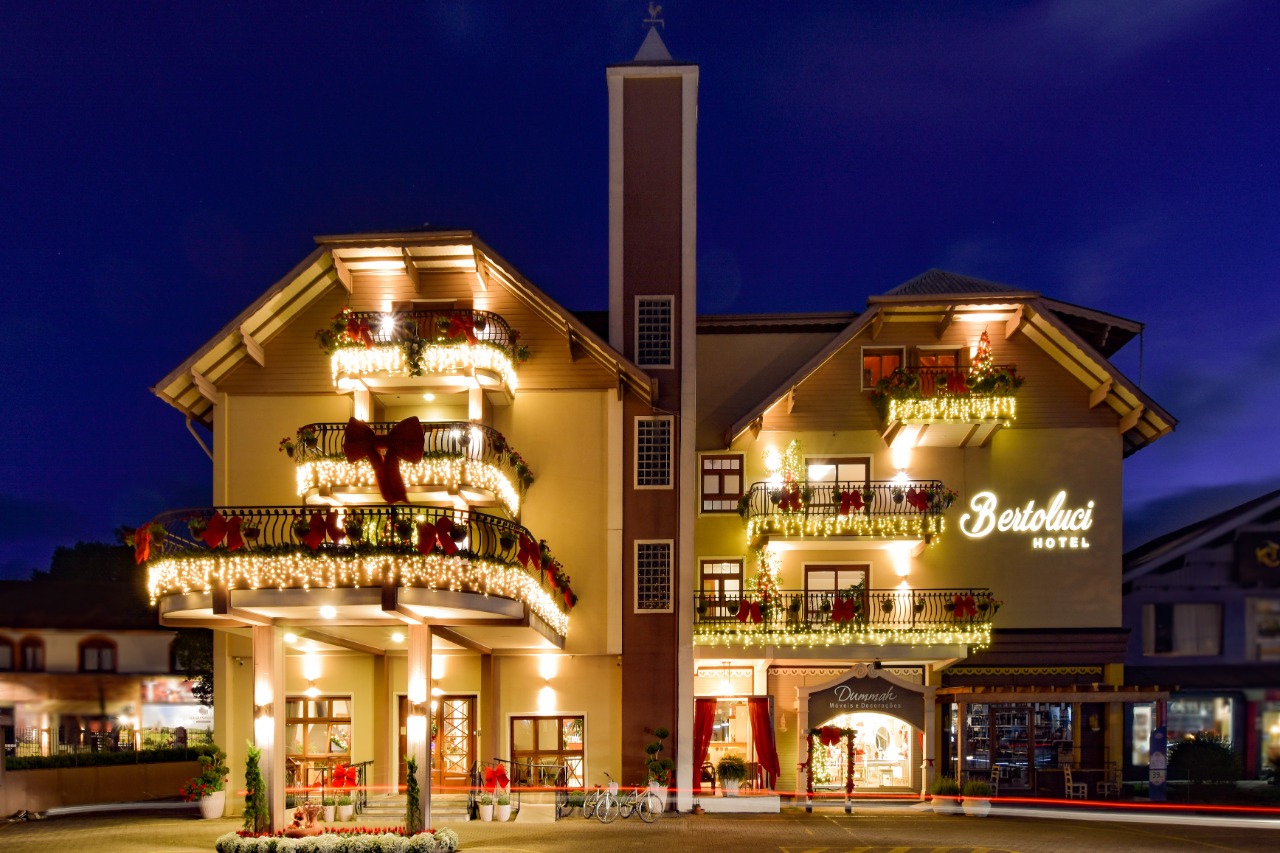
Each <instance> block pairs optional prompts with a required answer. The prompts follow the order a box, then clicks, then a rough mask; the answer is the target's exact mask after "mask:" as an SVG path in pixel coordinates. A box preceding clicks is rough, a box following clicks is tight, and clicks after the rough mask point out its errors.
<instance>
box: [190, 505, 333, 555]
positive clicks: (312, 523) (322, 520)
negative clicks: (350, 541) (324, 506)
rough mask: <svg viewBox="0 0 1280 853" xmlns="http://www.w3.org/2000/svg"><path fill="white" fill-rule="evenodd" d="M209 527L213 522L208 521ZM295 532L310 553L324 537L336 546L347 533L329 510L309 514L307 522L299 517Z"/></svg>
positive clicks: (321, 543)
mask: <svg viewBox="0 0 1280 853" xmlns="http://www.w3.org/2000/svg"><path fill="white" fill-rule="evenodd" d="M209 524H210V526H212V524H213V520H212V519H210V521H209ZM294 529H295V532H296V533H297V536H298V538H299V539H301V540H302V541H303V543H304V544H305V545H306V546H307V547H308V548H310V549H311V550H312V551H314V550H316V549H317V548H319V547H320V546H321V545H323V544H324V540H325V537H326V536H327V537H329V538H330V539H332V540H333V543H334V544H335V545H336V544H338V543H339V542H341V541H342V540H343V539H345V538H346V536H347V532H346V531H345V530H343V529H342V528H341V527H339V526H338V513H337V511H336V510H332V509H331V510H329V512H328V514H327V515H321V514H320V511H319V510H316V511H315V512H313V513H311V519H310V520H307V518H306V517H305V516H299V517H298V520H297V522H295V524H294Z"/></svg>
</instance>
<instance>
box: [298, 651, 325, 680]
mask: <svg viewBox="0 0 1280 853" xmlns="http://www.w3.org/2000/svg"><path fill="white" fill-rule="evenodd" d="M320 672H321V662H320V655H318V654H316V653H315V652H307V653H306V654H305V655H303V656H302V677H303V678H305V679H306V680H307V681H315V680H316V679H317V678H319V677H320Z"/></svg>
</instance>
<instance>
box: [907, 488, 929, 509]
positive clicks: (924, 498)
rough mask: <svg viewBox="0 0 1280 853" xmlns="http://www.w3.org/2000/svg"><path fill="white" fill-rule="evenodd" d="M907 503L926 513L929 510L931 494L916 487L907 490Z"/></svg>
mask: <svg viewBox="0 0 1280 853" xmlns="http://www.w3.org/2000/svg"><path fill="white" fill-rule="evenodd" d="M907 503H909V504H911V505H912V506H913V507H915V508H916V509H918V510H919V511H920V512H924V511H925V510H927V509H928V508H929V493H928V492H927V491H925V490H924V489H917V488H916V487H915V486H912V487H911V488H909V489H907Z"/></svg>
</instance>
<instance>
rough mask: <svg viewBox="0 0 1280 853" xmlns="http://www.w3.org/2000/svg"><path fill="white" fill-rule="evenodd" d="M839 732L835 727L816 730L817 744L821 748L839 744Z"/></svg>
mask: <svg viewBox="0 0 1280 853" xmlns="http://www.w3.org/2000/svg"><path fill="white" fill-rule="evenodd" d="M840 736H841V732H840V729H838V728H836V727H835V726H823V727H822V728H820V729H818V742H819V743H821V744H822V745H823V746H835V745H836V744H838V743H840Z"/></svg>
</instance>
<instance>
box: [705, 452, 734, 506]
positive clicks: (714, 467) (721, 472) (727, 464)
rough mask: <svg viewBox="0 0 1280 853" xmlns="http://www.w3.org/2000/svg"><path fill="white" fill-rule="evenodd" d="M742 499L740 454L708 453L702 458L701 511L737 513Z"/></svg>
mask: <svg viewBox="0 0 1280 853" xmlns="http://www.w3.org/2000/svg"><path fill="white" fill-rule="evenodd" d="M741 497H742V454H741V453H708V454H706V455H705V456H703V457H702V511H703V512H737V511H738V499H739V498H741Z"/></svg>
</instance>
